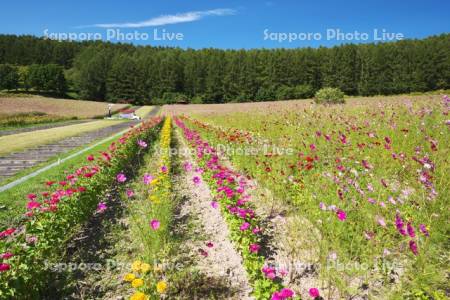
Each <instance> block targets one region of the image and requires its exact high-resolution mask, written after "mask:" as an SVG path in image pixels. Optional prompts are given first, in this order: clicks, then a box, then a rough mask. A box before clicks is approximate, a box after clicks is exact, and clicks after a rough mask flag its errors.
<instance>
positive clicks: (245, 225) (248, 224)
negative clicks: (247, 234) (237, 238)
mask: <svg viewBox="0 0 450 300" xmlns="http://www.w3.org/2000/svg"><path fill="white" fill-rule="evenodd" d="M249 228H250V223H248V222H244V223H242V225H241V227H240V228H239V229H240V230H241V231H245V230H247V229H249Z"/></svg>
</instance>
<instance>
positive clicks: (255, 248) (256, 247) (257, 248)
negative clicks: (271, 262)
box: [248, 243, 261, 253]
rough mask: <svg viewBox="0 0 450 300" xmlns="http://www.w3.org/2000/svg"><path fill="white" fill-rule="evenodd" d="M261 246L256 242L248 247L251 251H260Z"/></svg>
mask: <svg viewBox="0 0 450 300" xmlns="http://www.w3.org/2000/svg"><path fill="white" fill-rule="evenodd" d="M260 248H261V246H260V245H258V244H256V243H254V244H250V246H249V247H248V249H249V250H250V252H251V253H258V251H259V249H260Z"/></svg>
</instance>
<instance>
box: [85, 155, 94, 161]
mask: <svg viewBox="0 0 450 300" xmlns="http://www.w3.org/2000/svg"><path fill="white" fill-rule="evenodd" d="M86 159H87V160H88V161H93V160H94V159H95V158H94V155H92V154H90V155H88V156H87V157H86Z"/></svg>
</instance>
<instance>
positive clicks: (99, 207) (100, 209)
mask: <svg viewBox="0 0 450 300" xmlns="http://www.w3.org/2000/svg"><path fill="white" fill-rule="evenodd" d="M106 208H107V206H106V203H105V202H100V203H99V204H98V205H97V211H98V212H100V213H101V212H104V211H105V210H106Z"/></svg>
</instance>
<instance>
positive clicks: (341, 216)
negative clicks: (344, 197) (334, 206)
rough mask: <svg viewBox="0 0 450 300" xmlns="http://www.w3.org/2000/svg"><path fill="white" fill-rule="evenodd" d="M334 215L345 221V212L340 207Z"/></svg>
mask: <svg viewBox="0 0 450 300" xmlns="http://www.w3.org/2000/svg"><path fill="white" fill-rule="evenodd" d="M336 215H337V217H338V219H339V220H341V221H345V220H346V219H347V214H346V213H345V211H343V210H342V209H338V210H337V212H336Z"/></svg>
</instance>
